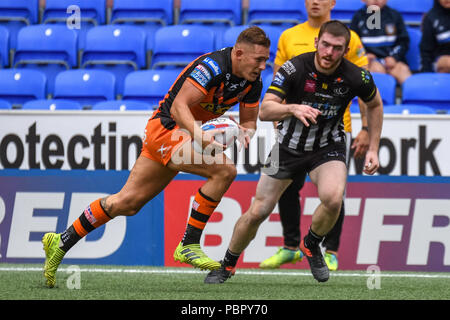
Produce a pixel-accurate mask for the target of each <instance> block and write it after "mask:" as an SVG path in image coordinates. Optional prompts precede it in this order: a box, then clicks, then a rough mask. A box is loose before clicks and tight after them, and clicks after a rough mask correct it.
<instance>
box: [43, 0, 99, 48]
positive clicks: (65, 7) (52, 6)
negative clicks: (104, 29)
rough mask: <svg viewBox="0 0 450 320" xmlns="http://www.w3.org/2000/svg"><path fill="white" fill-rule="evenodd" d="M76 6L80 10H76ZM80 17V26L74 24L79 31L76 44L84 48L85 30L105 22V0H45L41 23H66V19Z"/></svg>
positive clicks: (72, 19)
mask: <svg viewBox="0 0 450 320" xmlns="http://www.w3.org/2000/svg"><path fill="white" fill-rule="evenodd" d="M76 8H79V9H80V11H79V12H77V11H76ZM77 16H78V17H79V18H80V21H79V22H80V26H79V27H77V26H74V27H75V30H77V32H78V33H79V37H78V46H79V48H80V49H83V48H84V41H85V37H86V32H87V31H88V30H89V29H90V28H92V27H93V26H98V25H101V24H105V23H106V0H46V2H45V8H44V11H43V14H42V23H44V24H49V23H57V24H64V25H66V24H67V19H68V18H71V19H70V21H71V22H73V21H75V20H74V18H75V17H77Z"/></svg>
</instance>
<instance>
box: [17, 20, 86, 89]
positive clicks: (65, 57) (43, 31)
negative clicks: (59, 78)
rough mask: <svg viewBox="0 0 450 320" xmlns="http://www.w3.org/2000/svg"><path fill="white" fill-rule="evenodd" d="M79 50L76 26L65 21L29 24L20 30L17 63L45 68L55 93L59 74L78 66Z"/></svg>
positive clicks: (19, 65) (23, 65) (31, 67)
mask: <svg viewBox="0 0 450 320" xmlns="http://www.w3.org/2000/svg"><path fill="white" fill-rule="evenodd" d="M77 53H78V50H77V33H76V32H75V30H70V29H69V28H67V27H66V26H63V25H42V24H40V25H33V26H28V27H24V28H22V29H21V30H20V31H19V34H18V37H17V49H16V52H15V55H14V59H13V66H14V68H27V69H28V68H30V69H37V70H39V71H42V72H44V73H45V74H46V76H47V81H48V88H47V89H48V92H49V93H52V92H53V84H54V81H55V77H56V74H58V73H59V72H61V71H65V70H68V69H71V68H74V67H76V66H77Z"/></svg>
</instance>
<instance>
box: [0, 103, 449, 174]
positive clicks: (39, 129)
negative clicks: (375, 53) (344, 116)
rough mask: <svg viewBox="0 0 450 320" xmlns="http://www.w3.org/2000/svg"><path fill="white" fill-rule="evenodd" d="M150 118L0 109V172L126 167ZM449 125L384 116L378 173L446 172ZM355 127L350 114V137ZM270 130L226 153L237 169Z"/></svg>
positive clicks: (248, 164)
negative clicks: (237, 151)
mask: <svg viewBox="0 0 450 320" xmlns="http://www.w3.org/2000/svg"><path fill="white" fill-rule="evenodd" d="M234 115H235V116H236V117H237V116H238V115H237V114H234ZM150 116H151V113H149V112H137V111H136V112H133V111H127V112H99V111H53V112H46V111H23V110H13V111H1V112H0V169H4V168H14V169H22V170H27V169H41V170H43V169H62V170H71V169H87V170H130V169H131V168H132V166H133V164H134V162H135V160H136V157H137V156H138V155H139V152H140V148H141V146H142V140H141V139H142V136H143V133H144V128H145V126H146V123H147V120H148V119H149V118H150ZM449 124H450V116H446V115H436V116H434V115H433V116H429V115H422V116H418V115H385V119H384V123H383V132H382V139H381V143H380V162H381V167H380V170H379V174H389V175H409V176H417V175H425V176H439V175H441V176H450V161H449V160H450V134H449V131H448V128H449ZM360 127H361V124H360V120H359V115H354V117H353V128H354V130H355V132H354V136H355V135H356V134H357V133H358V132H359V128H360ZM275 134H276V133H275V130H274V129H273V125H272V123H271V122H260V123H259V126H258V130H257V134H256V136H255V137H254V138H253V140H252V143H251V145H250V147H249V149H248V150H245V151H241V152H240V153H237V154H236V156H234V155H233V154H234V153H233V150H232V149H230V150H228V151H227V153H228V154H229V155H230V157H232V158H234V160H235V162H236V163H237V168H238V173H240V174H246V173H259V169H260V167H261V164H262V163H263V162H264V160H265V158H266V157H267V155H268V153H269V152H270V149H271V147H272V144H273V142H274V141H275ZM361 172H362V163H361V162H358V161H355V160H353V159H352V161H351V162H350V175H354V174H361Z"/></svg>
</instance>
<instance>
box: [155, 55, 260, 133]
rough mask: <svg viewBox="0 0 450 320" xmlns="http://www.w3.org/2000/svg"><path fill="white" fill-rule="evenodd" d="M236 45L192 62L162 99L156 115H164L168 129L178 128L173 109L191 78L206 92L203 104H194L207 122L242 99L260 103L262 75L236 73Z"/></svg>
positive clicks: (195, 113)
mask: <svg viewBox="0 0 450 320" xmlns="http://www.w3.org/2000/svg"><path fill="white" fill-rule="evenodd" d="M232 49H233V48H232V47H228V48H223V49H221V50H219V51H214V52H211V53H208V54H206V55H203V56H200V57H199V58H198V59H196V60H194V61H193V62H192V63H190V64H189V65H188V66H187V67H186V68H185V69H184V70H183V71H182V72H181V74H180V75H179V77H178V78H177V80H176V81H175V83H174V84H173V85H172V87H171V88H170V90H169V92H168V93H167V94H166V96H165V97H164V99H163V100H162V101H161V102H160V106H159V109H158V112H157V113H155V115H154V117H153V118H160V119H161V123H162V125H163V126H164V127H165V128H166V129H169V130H170V129H172V128H174V126H175V124H176V123H175V121H174V119H173V117H172V115H171V112H170V109H171V107H172V103H173V101H174V99H175V97H176V96H177V94H178V92H179V90H180V89H181V87H182V85H183V83H184V81H190V82H191V83H192V84H193V85H194V86H195V87H196V88H198V89H199V90H200V91H202V92H203V93H204V94H205V95H206V96H205V98H204V99H203V100H202V101H201V102H200V103H199V104H197V105H193V106H191V108H190V111H191V112H192V115H193V116H194V118H195V119H196V120H200V121H202V122H205V121H208V120H211V119H214V118H217V117H220V116H221V115H223V114H224V113H225V112H226V111H228V110H229V109H230V108H231V107H232V106H234V105H235V104H236V103H238V102H239V103H240V107H246V108H257V107H259V99H260V96H261V90H262V82H261V77H258V78H257V79H256V80H255V81H253V82H250V81H248V80H246V79H244V78H239V77H237V76H236V75H234V74H233V73H232V65H231V50H232Z"/></svg>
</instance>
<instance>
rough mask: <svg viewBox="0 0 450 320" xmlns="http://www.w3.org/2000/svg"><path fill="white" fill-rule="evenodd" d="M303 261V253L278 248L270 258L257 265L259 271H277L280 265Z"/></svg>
mask: <svg viewBox="0 0 450 320" xmlns="http://www.w3.org/2000/svg"><path fill="white" fill-rule="evenodd" d="M302 260H303V253H302V252H301V251H300V250H295V251H294V250H289V249H286V248H279V249H278V251H277V253H275V254H274V255H273V256H271V257H270V258H268V259H266V260H264V261H263V262H261V263H260V264H259V267H260V268H261V269H277V268H279V267H280V266H281V265H282V264H285V263H289V262H290V263H293V264H295V263H296V262H297V261H302Z"/></svg>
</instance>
